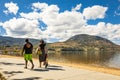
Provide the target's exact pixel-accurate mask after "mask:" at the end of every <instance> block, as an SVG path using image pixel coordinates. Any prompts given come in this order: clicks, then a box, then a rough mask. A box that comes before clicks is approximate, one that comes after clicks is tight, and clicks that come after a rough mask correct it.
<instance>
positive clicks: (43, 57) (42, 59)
mask: <svg viewBox="0 0 120 80" xmlns="http://www.w3.org/2000/svg"><path fill="white" fill-rule="evenodd" d="M46 58H47V54H41V55H39V61H40V62H43V61H46Z"/></svg>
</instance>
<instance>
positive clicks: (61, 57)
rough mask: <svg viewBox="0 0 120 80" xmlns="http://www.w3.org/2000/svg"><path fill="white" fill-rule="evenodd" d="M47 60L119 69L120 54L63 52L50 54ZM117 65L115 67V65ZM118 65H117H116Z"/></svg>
mask: <svg viewBox="0 0 120 80" xmlns="http://www.w3.org/2000/svg"><path fill="white" fill-rule="evenodd" d="M49 59H52V60H55V61H58V62H69V63H77V64H80V63H84V64H99V65H104V66H110V67H116V68H120V64H119V62H120V54H119V53H118V52H114V51H112V52H105V51H101V52H99V51H89V52H82V51H81V52H80V51H65V52H57V53H50V54H49ZM115 64H117V66H116V65H115ZM118 64H119V65H118Z"/></svg>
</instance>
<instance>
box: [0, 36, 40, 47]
mask: <svg viewBox="0 0 120 80" xmlns="http://www.w3.org/2000/svg"><path fill="white" fill-rule="evenodd" d="M30 42H32V43H33V44H34V45H36V44H38V43H39V40H37V39H30ZM24 43H25V38H13V37H3V36H0V46H14V45H19V46H21V45H23V44H24Z"/></svg>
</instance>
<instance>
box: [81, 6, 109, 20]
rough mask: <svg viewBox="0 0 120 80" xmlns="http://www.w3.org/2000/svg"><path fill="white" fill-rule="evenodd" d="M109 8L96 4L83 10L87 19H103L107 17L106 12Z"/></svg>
mask: <svg viewBox="0 0 120 80" xmlns="http://www.w3.org/2000/svg"><path fill="white" fill-rule="evenodd" d="M107 9H108V8H107V7H103V6H99V5H95V6H92V7H88V8H85V9H84V11H83V15H84V16H85V18H86V19H94V20H95V19H97V18H100V19H101V18H104V17H105V12H106V11H107Z"/></svg>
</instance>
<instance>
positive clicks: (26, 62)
mask: <svg viewBox="0 0 120 80" xmlns="http://www.w3.org/2000/svg"><path fill="white" fill-rule="evenodd" d="M24 60H25V67H24V68H25V69H27V64H28V56H27V54H24Z"/></svg>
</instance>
